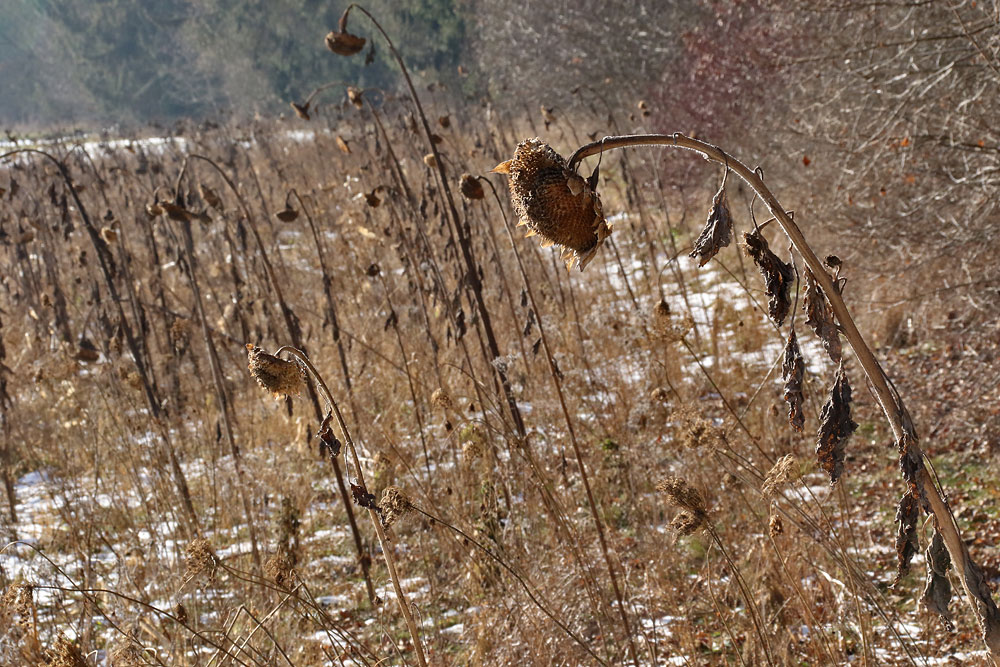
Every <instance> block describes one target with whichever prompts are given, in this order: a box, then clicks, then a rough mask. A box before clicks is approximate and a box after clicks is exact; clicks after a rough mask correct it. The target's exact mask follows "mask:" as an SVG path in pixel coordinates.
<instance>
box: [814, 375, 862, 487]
mask: <svg viewBox="0 0 1000 667" xmlns="http://www.w3.org/2000/svg"><path fill="white" fill-rule="evenodd" d="M857 428H858V425H857V424H856V423H854V420H853V419H851V385H850V383H849V382H848V380H847V374H846V373H845V372H844V366H843V364H841V365H840V366H839V367H838V368H837V376H836V379H835V380H834V383H833V388H832V389H831V390H830V398H829V399H828V400H827V402H826V404H825V405H823V410H822V411H821V412H820V425H819V432H818V433H817V436H816V458H817V460H818V461H819V465H820V467H821V468H823V470H825V471H826V473H827V474H828V475H830V483H831V484H836V483H837V480H839V479H840V475H841V474H842V473H843V472H844V458H845V449H846V446H847V439H848V438H849V437H851V434H852V433H854V431H855V429H857Z"/></svg>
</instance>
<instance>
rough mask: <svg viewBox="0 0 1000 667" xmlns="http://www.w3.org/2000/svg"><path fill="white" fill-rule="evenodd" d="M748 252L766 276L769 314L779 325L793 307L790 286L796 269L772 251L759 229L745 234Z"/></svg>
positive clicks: (744, 240)
mask: <svg viewBox="0 0 1000 667" xmlns="http://www.w3.org/2000/svg"><path fill="white" fill-rule="evenodd" d="M743 242H744V243H745V244H746V249H747V254H749V255H750V257H751V258H752V259H753V262H754V264H756V265H757V268H758V269H760V273H761V275H762V276H764V289H765V291H766V292H767V314H768V315H770V316H771V319H772V320H774V323H775V324H777V325H778V326H779V327H780V326H781V325H782V324H784V323H785V317H786V316H787V315H788V311H789V310H790V309H791V307H792V300H791V299H790V298H789V297H788V286H789V285H791V284H792V281H793V280H795V271H794V270H793V269H792V265H791V264H786V263H785V262H783V261H781V260H780V259H779V258H778V256H777V255H775V254H774V253H773V252H771V249H770V248H769V247H768V245H767V239H765V238H764V237H763V236H762V235H761V234H760V232H759V231H758V230H754V231H753V232H752V233H750V234H744V235H743Z"/></svg>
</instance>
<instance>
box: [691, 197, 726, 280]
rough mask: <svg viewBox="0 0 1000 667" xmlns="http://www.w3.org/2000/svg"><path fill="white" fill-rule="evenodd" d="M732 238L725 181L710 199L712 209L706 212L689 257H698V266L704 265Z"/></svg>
mask: <svg viewBox="0 0 1000 667" xmlns="http://www.w3.org/2000/svg"><path fill="white" fill-rule="evenodd" d="M732 239H733V217H732V216H731V215H730V214H729V202H728V201H727V198H726V183H725V181H723V183H722V187H721V188H719V191H718V192H717V193H715V198H714V199H713V200H712V210H711V211H709V212H708V222H707V223H706V224H705V228H704V229H703V230H701V234H700V235H699V236H698V240H697V241H695V243H694V250H692V251H691V255H690V256H691V257H696V258H698V266H705V265H706V264H708V262H709V260H710V259H712V258H713V257H715V256H716V255H717V254H719V251H720V250H722V249H723V248H725V247H726V246H728V245H729V243H730V242H731V241H732Z"/></svg>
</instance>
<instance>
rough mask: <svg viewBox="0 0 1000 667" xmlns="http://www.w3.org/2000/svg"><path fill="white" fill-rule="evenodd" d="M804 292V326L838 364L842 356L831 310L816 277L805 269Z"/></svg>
mask: <svg viewBox="0 0 1000 667" xmlns="http://www.w3.org/2000/svg"><path fill="white" fill-rule="evenodd" d="M805 278H806V280H805V283H806V292H805V296H804V297H803V301H802V310H804V311H805V313H806V324H808V325H809V326H810V327H812V330H813V331H814V332H816V335H817V336H818V337H819V339H820V340H821V341H822V342H823V348H824V349H825V350H826V353H827V354H829V355H830V359H831V360H833V362H834V363H837V364H839V363H840V360H841V358H842V357H843V354H842V352H841V348H840V333H839V332H838V331H837V325H836V324H835V323H834V321H833V308H831V307H830V302H829V301H827V300H826V294H825V293H824V292H823V288H821V287H820V286H819V284H818V283H817V282H816V276H814V275H813V273H812V271H810V270H809V269H806V276H805Z"/></svg>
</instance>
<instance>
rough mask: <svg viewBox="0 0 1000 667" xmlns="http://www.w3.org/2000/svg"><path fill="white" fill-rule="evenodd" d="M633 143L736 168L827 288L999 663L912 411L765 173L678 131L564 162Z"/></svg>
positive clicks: (612, 144) (999, 641)
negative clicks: (691, 153)
mask: <svg viewBox="0 0 1000 667" xmlns="http://www.w3.org/2000/svg"><path fill="white" fill-rule="evenodd" d="M631 146H666V147H674V148H683V149H686V150H691V151H695V152H696V153H699V154H701V155H702V156H703V157H704V158H705V159H707V160H709V161H710V162H716V163H718V164H721V165H724V166H725V167H726V168H727V169H729V170H731V171H732V172H733V173H734V174H736V175H737V176H739V177H740V178H741V179H743V181H745V182H746V184H747V185H749V186H750V188H751V189H752V190H753V191H754V192H755V193H756V194H757V196H758V197H760V198H761V200H762V201H763V202H764V204H765V205H766V206H767V208H768V210H769V211H770V213H771V215H773V216H774V220H775V222H777V223H778V225H779V226H780V227H781V229H782V230H783V231H784V232H785V235H786V236H788V239H789V240H790V241H791V243H792V245H793V246H794V247H795V250H796V251H797V252H798V253H799V254H800V255H801V256H802V259H803V260H804V261H805V263H806V266H808V267H809V270H810V271H812V273H813V275H814V276H815V277H816V282H817V283H819V285H820V287H822V288H823V291H824V292H825V293H826V296H827V298H828V299H829V301H830V305H831V307H832V308H833V312H834V314H835V315H836V317H837V321H838V322H839V323H840V328H841V333H843V335H844V338H846V339H847V342H848V343H849V344H850V345H851V349H853V350H854V354H855V355H856V356H857V359H858V362H859V363H860V365H861V368H862V369H863V370H864V372H865V375H866V376H867V378H868V381H869V382H870V383H871V387H872V389H873V390H874V393H875V396H876V398H877V400H878V402H879V405H880V407H881V408H882V412H883V413H884V414H885V418H886V421H887V422H888V423H889V426H890V428H892V432H893V436H894V437H895V439H896V444H897V446H898V447H899V449H900V452H901V454H902V456H904V457H907V458H908V459H909V460H910V461H912V462H915V467H916V474H915V484H916V486H917V487H918V489H914V491H915V492H918V493H919V494H920V495H922V496H923V497H924V498H926V501H927V505H928V506H929V507H930V510H931V513H933V515H934V519H935V523H936V525H937V529H938V530H939V531H940V533H941V536H942V538H943V539H944V542H945V546H947V548H948V553H949V554H950V555H951V559H952V563H954V566H955V570H956V572H957V573H958V575H959V577H960V578H961V581H962V586H963V588H964V589H965V593H966V597H967V599H968V602H969V605H970V606H971V607H972V610H973V612H974V613H975V615H976V618H977V620H978V621H979V625H980V628H981V630H982V638H983V642H984V643H985V644H986V648H987V650H988V652H989V655H990V658H991V659H992V660H993V661H994V663H997V662H998V661H1000V610H998V609H997V606H996V603H995V602H994V601H993V598H992V596H991V594H990V591H989V587H988V586H987V585H986V583H985V578H984V576H983V573H982V570H981V569H980V568H979V566H978V565H976V563H975V562H974V561H973V560H972V557H971V555H970V554H969V550H968V548H967V547H966V545H965V542H964V541H963V540H962V535H961V532H960V531H959V528H958V523H957V522H956V520H955V516H954V514H953V513H952V511H951V507H950V506H949V505H948V502H947V500H946V499H945V496H944V494H943V492H942V491H941V490H939V489H938V487H937V485H936V484H935V482H934V479H933V478H932V477H931V475H930V472H929V471H928V470H927V467H926V466H925V465H924V457H923V453H922V451H921V449H920V447H919V445H918V444H917V441H918V438H917V433H916V428H915V427H914V425H913V420H912V418H911V417H910V413H909V412H908V411H907V409H906V406H905V404H904V403H903V399H902V397H901V396H900V395H899V394H898V392H896V390H895V389H894V388H893V386H892V382H891V381H890V379H889V376H888V375H887V374H886V372H885V371H884V370H883V368H882V366H881V364H880V363H879V362H878V359H877V358H876V357H875V354H874V352H872V349H871V347H870V346H869V345H868V343H867V342H866V341H865V339H864V336H862V335H861V332H860V330H859V329H858V327H857V324H856V323H855V322H854V318H853V317H852V316H851V313H850V311H849V310H848V308H847V304H846V303H845V302H844V298H843V296H842V295H841V293H840V289H839V287H838V285H837V284H836V283H835V282H834V280H833V278H832V277H831V276H830V274H829V273H827V271H826V269H824V268H823V264H822V263H821V261H820V259H819V258H818V257H817V256H816V253H815V252H814V251H813V249H812V248H811V247H810V246H809V243H808V242H807V241H806V238H805V235H803V233H802V230H801V229H800V228H799V226H798V225H797V224H796V223H795V221H794V220H792V217H791V216H790V215H789V214H788V213H787V212H786V211H785V208H784V207H783V206H781V204H780V203H779V202H778V200H777V198H776V197H775V196H774V194H773V193H772V192H771V190H770V189H769V188H768V187H767V185H765V184H764V179H763V178H762V177H761V174H760V172H759V171H756V170H753V169H750V168H749V167H747V166H746V165H745V164H743V163H742V162H740V161H739V160H737V159H736V158H734V157H732V156H731V155H729V154H727V153H726V152H725V151H723V150H722V149H720V148H719V147H718V146H713V145H712V144H709V143H706V142H704V141H699V140H698V139H692V138H691V137H686V136H684V135H682V134H679V133H675V134H644V135H624V136H616V137H605V138H604V139H601V140H600V141H594V142H591V143H589V144H586V145H584V146H581V147H580V148H578V149H577V150H576V152H574V153H573V155H572V156H571V157H570V159H569V162H568V168H569V169H570V170H571V171H573V170H575V169H576V167H577V166H578V165H579V163H580V161H581V160H583V159H584V158H586V157H589V156H591V155H597V154H600V153H602V152H604V151H606V150H611V149H614V148H626V147H631Z"/></svg>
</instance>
